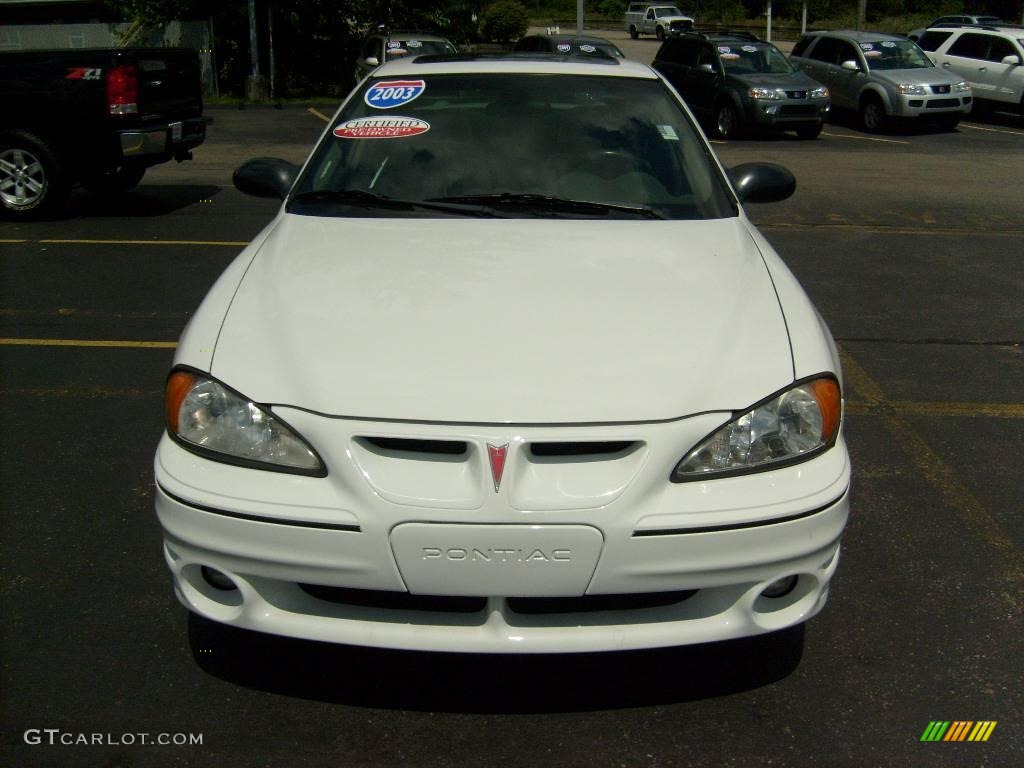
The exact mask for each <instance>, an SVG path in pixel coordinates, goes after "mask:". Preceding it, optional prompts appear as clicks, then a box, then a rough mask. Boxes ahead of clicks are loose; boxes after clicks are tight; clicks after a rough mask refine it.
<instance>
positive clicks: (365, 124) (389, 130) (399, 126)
mask: <svg viewBox="0 0 1024 768" xmlns="http://www.w3.org/2000/svg"><path fill="white" fill-rule="evenodd" d="M429 130H430V123H428V122H427V121H426V120H420V119H418V118H415V117H399V116H398V115H393V116H392V115H388V116H387V117H384V116H383V115H382V116H380V117H357V118H355V119H354V120H346V121H345V122H344V123H342V124H341V125H339V126H338V127H336V128H335V129H334V135H335V136H337V137H338V138H339V139H404V138H408V137H409V136H419V135H420V134H421V133H426V132H427V131H429Z"/></svg>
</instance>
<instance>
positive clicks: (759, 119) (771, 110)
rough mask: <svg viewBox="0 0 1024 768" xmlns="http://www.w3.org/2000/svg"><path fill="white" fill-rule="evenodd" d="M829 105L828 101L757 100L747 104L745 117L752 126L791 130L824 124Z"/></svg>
mask: <svg viewBox="0 0 1024 768" xmlns="http://www.w3.org/2000/svg"><path fill="white" fill-rule="evenodd" d="M831 104H832V103H831V101H829V100H828V99H799V100H798V99H786V100H769V99H757V100H752V101H750V102H748V103H747V105H746V115H747V119H748V120H749V121H750V122H751V123H752V124H754V125H759V126H762V127H765V128H775V127H778V128H782V129H786V128H790V129H792V128H796V127H799V126H801V125H817V124H820V123H822V122H824V121H825V118H826V117H827V116H828V113H829V111H830V110H831Z"/></svg>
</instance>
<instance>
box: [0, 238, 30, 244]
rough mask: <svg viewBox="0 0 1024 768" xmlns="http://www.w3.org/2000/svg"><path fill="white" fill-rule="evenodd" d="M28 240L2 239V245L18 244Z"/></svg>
mask: <svg viewBox="0 0 1024 768" xmlns="http://www.w3.org/2000/svg"><path fill="white" fill-rule="evenodd" d="M27 242H28V240H6V239H4V240H0V245H18V244H21V243H27Z"/></svg>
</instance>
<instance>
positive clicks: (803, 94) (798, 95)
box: [786, 91, 807, 99]
mask: <svg viewBox="0 0 1024 768" xmlns="http://www.w3.org/2000/svg"><path fill="white" fill-rule="evenodd" d="M786 95H787V96H788V97H789V98H791V99H806V98H807V91H786Z"/></svg>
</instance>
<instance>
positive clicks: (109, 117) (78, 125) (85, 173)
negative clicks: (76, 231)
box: [0, 48, 206, 219]
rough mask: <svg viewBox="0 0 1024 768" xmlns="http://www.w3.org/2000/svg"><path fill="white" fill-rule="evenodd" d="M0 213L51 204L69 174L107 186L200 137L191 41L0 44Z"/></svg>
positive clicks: (60, 197) (13, 214)
mask: <svg viewBox="0 0 1024 768" xmlns="http://www.w3.org/2000/svg"><path fill="white" fill-rule="evenodd" d="M0 101H2V102H3V104H4V108H3V110H0V213H2V214H3V215H5V216H7V217H9V218H15V219H24V218H31V217H34V216H46V215H51V214H54V213H56V212H58V211H59V210H60V209H61V208H62V207H63V205H64V203H65V201H66V200H67V197H68V195H69V194H70V192H71V188H72V187H73V186H74V185H75V184H76V183H81V184H84V185H85V186H86V187H87V188H89V189H90V190H93V191H95V192H98V193H104V194H109V193H112V192H123V191H125V190H127V189H130V188H132V187H134V186H135V185H136V184H138V183H139V182H140V181H141V180H142V177H143V175H144V174H145V173H146V169H147V168H149V167H151V166H154V165H157V164H158V163H166V162H168V161H170V160H178V161H182V160H188V159H189V158H191V157H192V150H193V149H194V148H195V147H197V146H199V145H200V144H202V143H203V140H204V139H205V138H206V122H205V120H204V119H203V116H202V115H203V89H202V83H201V82H200V77H199V54H198V53H197V52H196V51H195V50H193V49H191V48H153V49H149V48H118V49H113V50H107V49H78V50H75V49H67V50H55V51H19V52H7V53H0Z"/></svg>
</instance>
